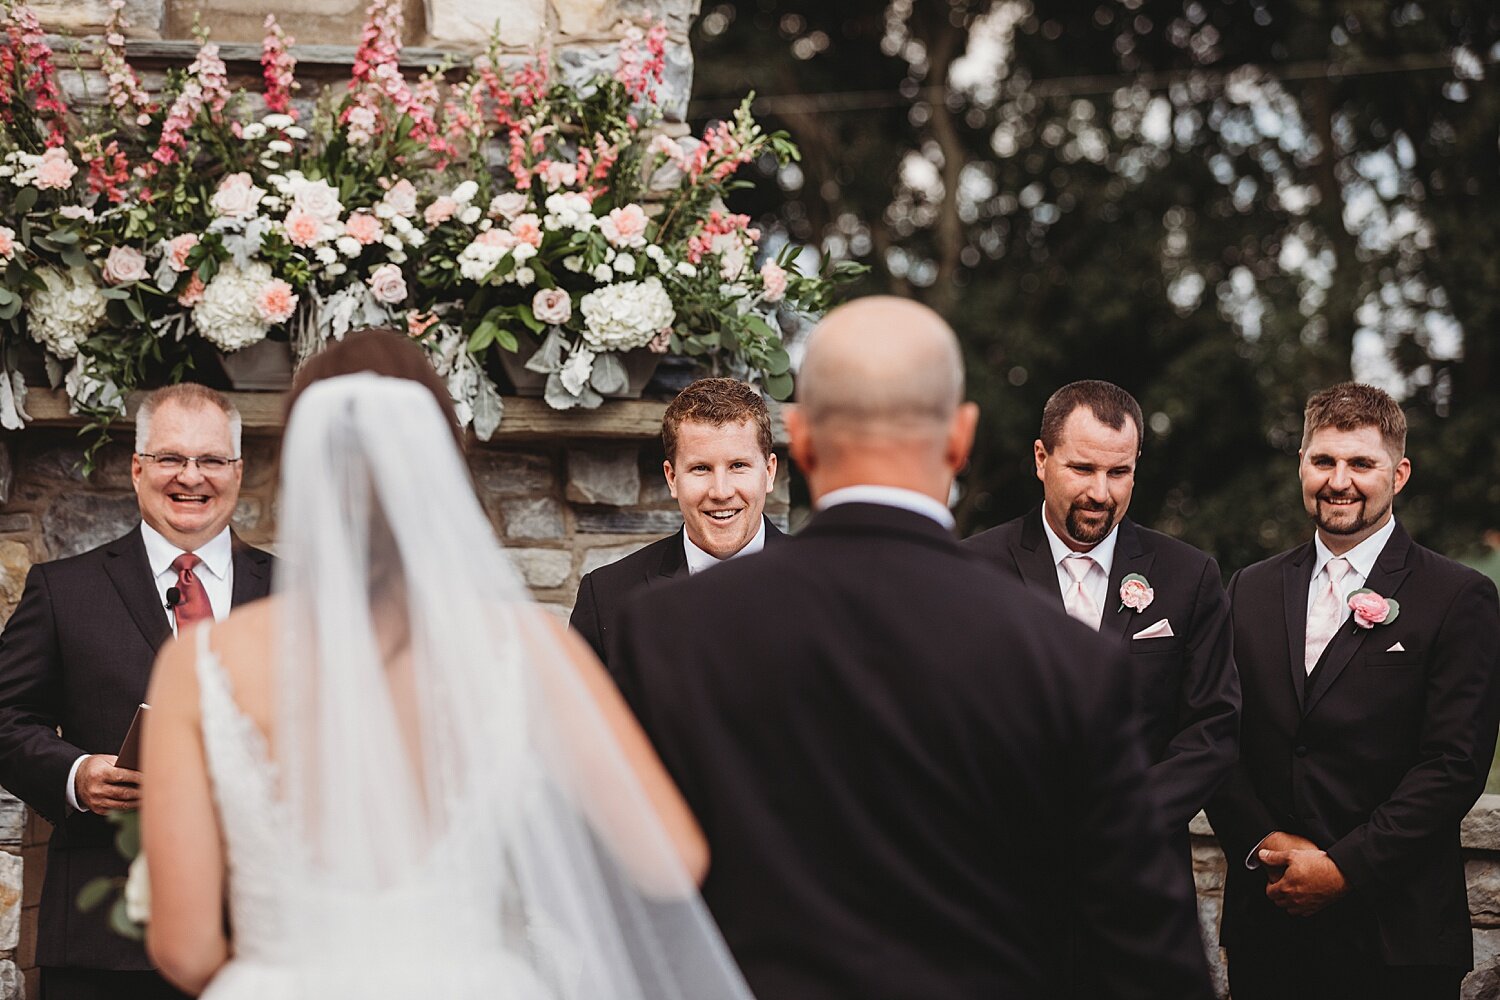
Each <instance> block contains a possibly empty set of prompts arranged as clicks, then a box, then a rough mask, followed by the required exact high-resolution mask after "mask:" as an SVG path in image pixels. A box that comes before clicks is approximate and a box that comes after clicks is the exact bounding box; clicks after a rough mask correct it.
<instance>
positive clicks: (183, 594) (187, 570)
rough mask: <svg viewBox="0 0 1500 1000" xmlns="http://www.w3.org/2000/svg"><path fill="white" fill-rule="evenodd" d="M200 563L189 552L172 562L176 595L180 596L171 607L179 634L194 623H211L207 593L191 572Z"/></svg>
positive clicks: (212, 612) (211, 611)
mask: <svg viewBox="0 0 1500 1000" xmlns="http://www.w3.org/2000/svg"><path fill="white" fill-rule="evenodd" d="M202 561H203V560H201V559H199V558H198V557H197V556H195V555H193V554H192V553H191V552H184V553H183V554H182V555H180V556H178V557H177V558H176V559H173V560H172V568H173V569H175V570H176V571H177V593H178V594H179V595H180V599H179V600H178V602H177V603H176V604H174V605H173V606H172V614H174V615H176V616H177V631H178V632H179V633H180V632H181V631H182V630H183V629H185V628H187V627H188V626H189V625H191V624H193V623H194V622H201V621H213V617H214V608H213V605H212V604H209V603H208V591H206V590H204V589H203V582H202V581H201V580H199V579H198V574H196V573H194V572H193V567H194V566H196V565H198V564H199V563H200V562H202Z"/></svg>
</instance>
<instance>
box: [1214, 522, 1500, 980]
mask: <svg viewBox="0 0 1500 1000" xmlns="http://www.w3.org/2000/svg"><path fill="white" fill-rule="evenodd" d="M1314 561H1315V557H1314V548H1313V543H1312V542H1311V541H1309V542H1308V543H1307V544H1305V545H1301V546H1298V547H1297V548H1295V549H1292V550H1291V551H1289V552H1283V553H1282V554H1281V555H1279V556H1275V557H1273V558H1271V559H1267V560H1265V561H1264V562H1259V563H1256V564H1255V565H1254V566H1250V567H1248V568H1246V569H1244V570H1241V571H1240V572H1239V573H1237V574H1235V577H1234V579H1233V580H1231V581H1230V585H1229V592H1230V601H1231V603H1232V605H1233V622H1234V646H1235V661H1236V662H1237V663H1238V665H1239V669H1240V677H1241V680H1242V682H1243V684H1244V689H1245V706H1244V716H1243V722H1242V734H1243V735H1242V743H1241V760H1240V763H1239V764H1238V765H1237V766H1236V767H1235V768H1234V770H1233V771H1232V772H1231V774H1230V777H1229V779H1228V780H1227V781H1226V782H1225V784H1224V787H1223V788H1222V789H1221V790H1220V792H1219V794H1218V795H1217V796H1216V797H1215V799H1214V801H1213V803H1212V804H1211V805H1210V806H1209V818H1210V819H1211V820H1212V821H1213V825H1214V830H1215V832H1217V833H1218V835H1219V839H1220V841H1221V842H1222V843H1223V845H1224V851H1225V853H1226V854H1227V855H1228V859H1229V871H1228V878H1227V880H1226V884H1225V891H1224V919H1223V926H1222V932H1223V933H1222V938H1223V943H1224V944H1225V946H1226V947H1228V948H1229V949H1230V950H1231V960H1233V957H1232V956H1233V955H1234V953H1235V952H1236V950H1237V949H1242V948H1243V949H1244V952H1242V954H1247V955H1248V954H1255V953H1259V952H1260V951H1261V950H1264V949H1272V948H1276V947H1277V945H1278V943H1279V942H1281V941H1283V940H1284V939H1285V936H1286V935H1292V934H1297V933H1299V932H1301V931H1302V930H1303V928H1305V927H1306V926H1307V925H1306V924H1305V923H1302V922H1299V921H1300V918H1297V917H1289V916H1286V915H1285V914H1283V913H1282V912H1281V911H1280V910H1278V909H1277V908H1276V907H1275V906H1273V905H1272V904H1271V902H1270V901H1269V900H1267V899H1266V896H1265V886H1266V876H1265V874H1264V872H1263V871H1259V870H1255V871H1252V870H1250V869H1247V868H1246V867H1245V865H1244V859H1245V857H1246V856H1247V855H1248V854H1249V852H1250V851H1251V849H1253V848H1254V847H1255V845H1256V844H1257V843H1259V842H1260V840H1261V839H1262V838H1264V837H1265V835H1266V834H1268V833H1270V832H1272V831H1273V830H1285V831H1287V832H1290V833H1296V834H1300V835H1301V836H1304V837H1307V838H1308V839H1310V840H1312V841H1313V842H1314V843H1316V844H1317V845H1318V846H1319V847H1321V848H1323V849H1324V850H1326V851H1327V852H1328V855H1329V857H1330V858H1332V859H1333V861H1334V862H1335V863H1336V864H1337V865H1338V866H1339V870H1340V871H1342V872H1343V874H1344V877H1345V879H1346V880H1348V882H1349V885H1350V886H1351V887H1352V891H1351V892H1350V894H1349V895H1347V896H1345V897H1344V898H1343V899H1341V900H1339V901H1338V902H1336V903H1334V904H1333V905H1332V906H1331V907H1329V908H1328V909H1327V910H1325V911H1323V913H1322V914H1319V916H1318V917H1317V918H1315V919H1318V920H1320V921H1321V922H1322V923H1323V924H1325V925H1327V924H1330V923H1331V924H1342V925H1343V926H1344V929H1345V930H1346V931H1347V933H1346V934H1344V935H1343V936H1344V937H1345V939H1351V937H1350V936H1351V935H1353V939H1355V940H1361V941H1362V944H1363V950H1364V951H1365V952H1366V953H1372V952H1373V953H1374V954H1377V955H1380V956H1382V957H1383V959H1384V961H1385V962H1386V963H1387V964H1391V965H1445V966H1456V967H1463V968H1468V967H1469V966H1470V965H1471V964H1472V961H1473V953H1472V946H1471V941H1472V938H1471V934H1470V930H1469V908H1468V902H1467V895H1466V891H1465V885H1464V863H1463V858H1462V857H1461V855H1460V853H1459V822H1460V821H1461V820H1462V819H1463V817H1464V814H1465V813H1467V812H1468V810H1469V808H1470V807H1471V806H1472V805H1473V804H1474V800H1475V799H1476V798H1478V796H1479V793H1480V792H1481V791H1483V789H1484V782H1485V776H1486V774H1487V772H1488V770H1489V766H1490V760H1491V758H1492V756H1493V754H1494V748H1495V729H1496V723H1497V720H1500V687H1497V676H1496V672H1497V669H1500V605H1497V599H1496V594H1495V585H1494V584H1493V583H1491V582H1490V581H1489V580H1488V579H1487V578H1486V577H1484V576H1482V575H1480V574H1479V573H1476V572H1474V571H1473V570H1471V569H1468V568H1466V567H1464V566H1461V565H1459V564H1458V563H1456V562H1453V561H1452V560H1450V559H1445V558H1443V557H1442V556H1440V555H1437V554H1436V553H1434V552H1431V551H1429V550H1427V549H1424V548H1423V547H1422V546H1420V545H1417V544H1415V543H1414V542H1413V541H1412V540H1411V538H1410V537H1409V536H1408V535H1407V534H1406V531H1405V530H1404V529H1403V528H1402V527H1401V526H1400V525H1399V524H1398V525H1397V526H1396V530H1395V533H1394V534H1392V536H1391V539H1390V541H1389V542H1388V543H1387V544H1386V546H1385V549H1384V550H1383V551H1382V552H1381V554H1380V557H1379V558H1378V559H1377V560H1376V562H1375V567H1374V569H1373V571H1372V572H1371V574H1370V578H1369V580H1368V581H1367V582H1366V586H1367V587H1368V588H1369V589H1371V590H1374V591H1375V592H1376V593H1378V594H1381V595H1382V596H1385V597H1389V598H1394V599H1395V600H1397V601H1398V602H1399V603H1400V606H1401V610H1400V614H1399V615H1398V616H1397V618H1396V620H1395V621H1394V622H1391V623H1389V624H1386V625H1378V626H1376V627H1374V628H1371V629H1362V628H1358V627H1356V626H1355V625H1354V624H1353V623H1352V622H1351V621H1347V620H1346V621H1345V623H1344V624H1343V625H1342V626H1341V627H1340V629H1339V631H1338V632H1337V633H1335V636H1334V638H1333V639H1332V640H1331V641H1330V642H1329V644H1328V647H1327V649H1326V650H1325V651H1324V654H1323V657H1322V659H1321V660H1320V661H1319V664H1318V665H1317V667H1316V668H1315V669H1314V671H1313V673H1312V675H1311V676H1308V675H1307V673H1306V671H1305V669H1304V667H1303V644H1304V642H1305V635H1306V627H1307V591H1308V585H1309V583H1310V582H1311V579H1312V573H1313V569H1314V566H1313V563H1314ZM1398 644H1399V645H1400V646H1401V647H1403V648H1402V649H1401V650H1394V649H1393V648H1394V647H1396V646H1397V645H1398ZM1330 960H1331V961H1337V960H1338V956H1330Z"/></svg>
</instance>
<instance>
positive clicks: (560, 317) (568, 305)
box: [531, 288, 573, 326]
mask: <svg viewBox="0 0 1500 1000" xmlns="http://www.w3.org/2000/svg"><path fill="white" fill-rule="evenodd" d="M531 314H532V315H533V316H535V317H536V318H537V319H538V320H539V321H540V322H543V323H550V324H552V325H554V326H561V325H562V324H564V323H566V322H567V321H568V320H569V319H571V318H572V316H573V300H572V299H570V298H568V293H567V292H565V291H563V290H562V289H561V288H543V289H542V290H541V291H539V292H537V293H536V295H534V296H533V297H532V299H531Z"/></svg>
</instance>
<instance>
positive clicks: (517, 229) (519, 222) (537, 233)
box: [510, 212, 542, 247]
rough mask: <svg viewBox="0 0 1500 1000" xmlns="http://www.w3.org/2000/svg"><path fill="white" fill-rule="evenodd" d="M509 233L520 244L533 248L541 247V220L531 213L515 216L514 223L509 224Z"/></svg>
mask: <svg viewBox="0 0 1500 1000" xmlns="http://www.w3.org/2000/svg"><path fill="white" fill-rule="evenodd" d="M510 231H511V233H512V235H514V236H515V238H516V239H517V240H518V241H520V242H522V243H530V244H531V245H532V246H534V247H540V246H541V245H542V220H541V219H538V218H537V217H536V215H535V214H533V213H531V212H527V213H526V214H524V215H521V216H517V217H516V221H515V222H512V223H511V224H510Z"/></svg>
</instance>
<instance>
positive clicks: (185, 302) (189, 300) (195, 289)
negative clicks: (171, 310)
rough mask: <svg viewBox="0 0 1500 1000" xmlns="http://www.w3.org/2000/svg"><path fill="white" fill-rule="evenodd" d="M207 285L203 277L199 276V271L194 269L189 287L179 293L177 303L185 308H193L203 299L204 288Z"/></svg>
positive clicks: (189, 280)
mask: <svg viewBox="0 0 1500 1000" xmlns="http://www.w3.org/2000/svg"><path fill="white" fill-rule="evenodd" d="M207 287H208V286H207V285H205V284H204V283H203V279H202V278H200V277H198V272H196V271H194V272H193V276H192V277H191V278H189V279H188V283H187V287H186V288H184V289H183V290H182V291H181V292H180V293H179V294H178V296H177V304H178V305H180V306H183V307H184V308H192V307H193V306H195V305H197V304H198V303H200V302H202V301H203V289H205V288H207Z"/></svg>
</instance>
